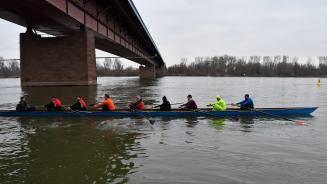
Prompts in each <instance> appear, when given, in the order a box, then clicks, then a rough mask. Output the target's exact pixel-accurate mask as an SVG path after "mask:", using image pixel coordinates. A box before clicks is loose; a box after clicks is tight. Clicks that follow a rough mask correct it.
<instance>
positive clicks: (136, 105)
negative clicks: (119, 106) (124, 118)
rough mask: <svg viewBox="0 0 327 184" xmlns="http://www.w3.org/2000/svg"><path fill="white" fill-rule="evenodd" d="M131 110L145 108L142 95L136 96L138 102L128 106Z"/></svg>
mask: <svg viewBox="0 0 327 184" xmlns="http://www.w3.org/2000/svg"><path fill="white" fill-rule="evenodd" d="M128 108H129V109H131V110H144V101H143V100H142V98H141V96H136V102H135V103H133V104H130V105H129V106H128Z"/></svg>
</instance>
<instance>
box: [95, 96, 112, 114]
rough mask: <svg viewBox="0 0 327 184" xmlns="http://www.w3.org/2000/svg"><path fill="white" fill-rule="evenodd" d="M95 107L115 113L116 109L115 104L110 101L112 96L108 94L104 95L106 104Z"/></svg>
mask: <svg viewBox="0 0 327 184" xmlns="http://www.w3.org/2000/svg"><path fill="white" fill-rule="evenodd" d="M95 107H96V108H100V107H102V110H103V111H114V110H115V109H116V106H115V104H114V102H113V101H112V100H111V99H110V96H109V95H108V94H105V95H104V102H102V103H101V104H98V105H95Z"/></svg>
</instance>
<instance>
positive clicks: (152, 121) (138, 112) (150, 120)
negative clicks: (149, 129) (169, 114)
mask: <svg viewBox="0 0 327 184" xmlns="http://www.w3.org/2000/svg"><path fill="white" fill-rule="evenodd" d="M133 111H135V112H137V114H138V115H139V116H140V117H142V118H145V119H146V120H148V121H149V122H150V124H151V125H153V124H154V123H155V120H153V119H149V118H148V117H146V116H144V115H143V114H142V113H146V114H148V112H145V111H140V110H137V109H133Z"/></svg>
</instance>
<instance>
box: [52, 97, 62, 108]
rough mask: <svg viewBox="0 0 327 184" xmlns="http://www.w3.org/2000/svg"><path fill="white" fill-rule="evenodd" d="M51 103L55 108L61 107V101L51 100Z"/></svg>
mask: <svg viewBox="0 0 327 184" xmlns="http://www.w3.org/2000/svg"><path fill="white" fill-rule="evenodd" d="M52 103H53V104H54V105H55V107H61V106H62V104H61V101H60V100H59V99H58V98H55V99H54V100H52Z"/></svg>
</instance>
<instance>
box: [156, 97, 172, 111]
mask: <svg viewBox="0 0 327 184" xmlns="http://www.w3.org/2000/svg"><path fill="white" fill-rule="evenodd" d="M154 108H160V110H161V111H171V105H170V102H169V101H168V100H167V97H166V96H164V97H162V104H161V105H158V106H155V107H154Z"/></svg>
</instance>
